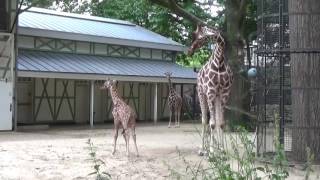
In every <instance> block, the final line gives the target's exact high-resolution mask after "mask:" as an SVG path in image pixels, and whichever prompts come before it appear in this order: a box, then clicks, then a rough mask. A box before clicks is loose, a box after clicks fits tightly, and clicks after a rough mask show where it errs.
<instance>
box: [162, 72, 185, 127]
mask: <svg viewBox="0 0 320 180" xmlns="http://www.w3.org/2000/svg"><path fill="white" fill-rule="evenodd" d="M164 74H165V75H166V77H167V79H168V87H169V95H168V106H169V110H170V116H169V125H168V128H170V127H171V119H172V114H173V113H174V117H175V127H179V126H180V115H181V108H182V98H181V96H180V95H179V94H178V93H177V92H176V90H175V89H174V87H173V86H172V82H171V75H172V73H171V72H166V73H164Z"/></svg>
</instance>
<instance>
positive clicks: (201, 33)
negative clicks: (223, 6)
mask: <svg viewBox="0 0 320 180" xmlns="http://www.w3.org/2000/svg"><path fill="white" fill-rule="evenodd" d="M209 38H210V39H211V40H212V41H213V43H216V42H219V41H220V40H221V39H222V36H221V32H220V31H219V30H216V29H211V28H209V27H206V26H203V25H197V29H196V30H195V31H194V32H193V33H192V44H191V47H190V48H189V50H188V54H189V55H193V53H194V51H195V50H197V49H199V48H201V47H202V46H203V45H204V43H205V42H206V41H207V40H208V39H209Z"/></svg>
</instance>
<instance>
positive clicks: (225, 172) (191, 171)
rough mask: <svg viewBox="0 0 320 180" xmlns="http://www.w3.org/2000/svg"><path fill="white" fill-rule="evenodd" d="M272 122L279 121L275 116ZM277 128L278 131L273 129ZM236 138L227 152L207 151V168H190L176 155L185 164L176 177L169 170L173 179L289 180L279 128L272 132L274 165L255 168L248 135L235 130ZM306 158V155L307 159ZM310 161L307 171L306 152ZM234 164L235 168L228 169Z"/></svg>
mask: <svg viewBox="0 0 320 180" xmlns="http://www.w3.org/2000/svg"><path fill="white" fill-rule="evenodd" d="M275 118H278V116H277V115H275ZM276 128H277V127H276ZM236 131H237V133H236V134H230V135H229V137H230V144H231V147H230V149H222V148H214V149H213V150H212V151H211V152H209V150H208V149H207V153H208V154H209V156H208V167H204V166H203V165H202V161H200V162H199V163H196V164H194V165H193V164H190V163H189V162H188V161H186V159H185V158H184V157H183V156H182V155H181V153H180V151H179V150H177V151H178V154H179V157H180V158H181V159H182V160H183V162H184V164H185V172H184V173H179V172H178V171H177V170H175V169H171V168H169V170H170V172H171V175H172V177H175V178H177V179H184V178H183V177H188V179H204V180H207V179H216V180H261V179H270V180H283V179H286V178H288V176H289V172H288V163H287V159H286V156H285V153H284V148H283V146H282V145H280V143H279V139H278V138H279V128H278V129H275V132H276V133H275V134H276V135H275V137H274V138H275V140H274V145H275V147H276V151H275V155H274V158H273V163H272V164H271V166H269V165H268V164H267V163H265V164H264V165H262V166H261V165H258V163H256V156H255V145H254V140H252V139H251V138H250V135H249V133H248V131H246V130H245V129H244V128H242V127H238V128H237V129H236ZM308 154H309V155H308ZM307 155H308V157H310V158H309V159H310V161H309V163H307V164H308V165H307V166H308V167H311V161H312V157H313V156H312V155H310V152H308V150H307ZM231 164H235V165H233V166H232V165H231ZM311 171H312V170H311V168H310V169H309V170H307V173H306V177H309V174H310V172H311Z"/></svg>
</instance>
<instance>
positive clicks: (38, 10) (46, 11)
mask: <svg viewBox="0 0 320 180" xmlns="http://www.w3.org/2000/svg"><path fill="white" fill-rule="evenodd" d="M25 8H27V7H26V6H23V7H22V9H25ZM25 12H33V13H40V14H48V15H55V16H62V17H68V18H76V19H84V20H89V21H98V22H105V23H113V24H120V25H126V26H136V25H135V24H133V23H131V22H128V21H124V20H118V19H111V18H104V17H98V16H91V15H85V14H76V13H69V12H61V11H55V10H51V9H45V8H37V7H31V8H30V9H28V10H27V11H25Z"/></svg>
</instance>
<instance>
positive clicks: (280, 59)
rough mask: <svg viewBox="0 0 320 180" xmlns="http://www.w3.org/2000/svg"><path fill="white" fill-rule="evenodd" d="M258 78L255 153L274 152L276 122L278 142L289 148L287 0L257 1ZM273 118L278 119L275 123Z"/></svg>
mask: <svg viewBox="0 0 320 180" xmlns="http://www.w3.org/2000/svg"><path fill="white" fill-rule="evenodd" d="M257 15H258V17H257V25H258V34H257V45H258V46H257V50H256V54H257V58H256V63H255V64H256V68H257V71H258V75H257V77H256V79H255V81H253V82H254V85H255V86H254V89H255V91H254V92H255V96H254V97H255V108H254V109H255V111H256V113H257V116H258V121H257V122H258V125H257V126H258V133H257V153H258V154H264V153H268V152H274V151H275V147H274V137H275V132H276V130H275V127H276V126H275V122H278V123H279V124H278V125H279V126H278V127H279V128H278V129H277V131H278V132H279V141H280V142H281V143H282V144H283V145H284V148H285V150H286V151H291V147H292V130H291V128H290V126H291V124H292V118H291V88H290V53H289V25H288V24H289V19H288V1H287V0H257ZM276 117H279V118H278V120H277V121H275V119H276Z"/></svg>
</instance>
